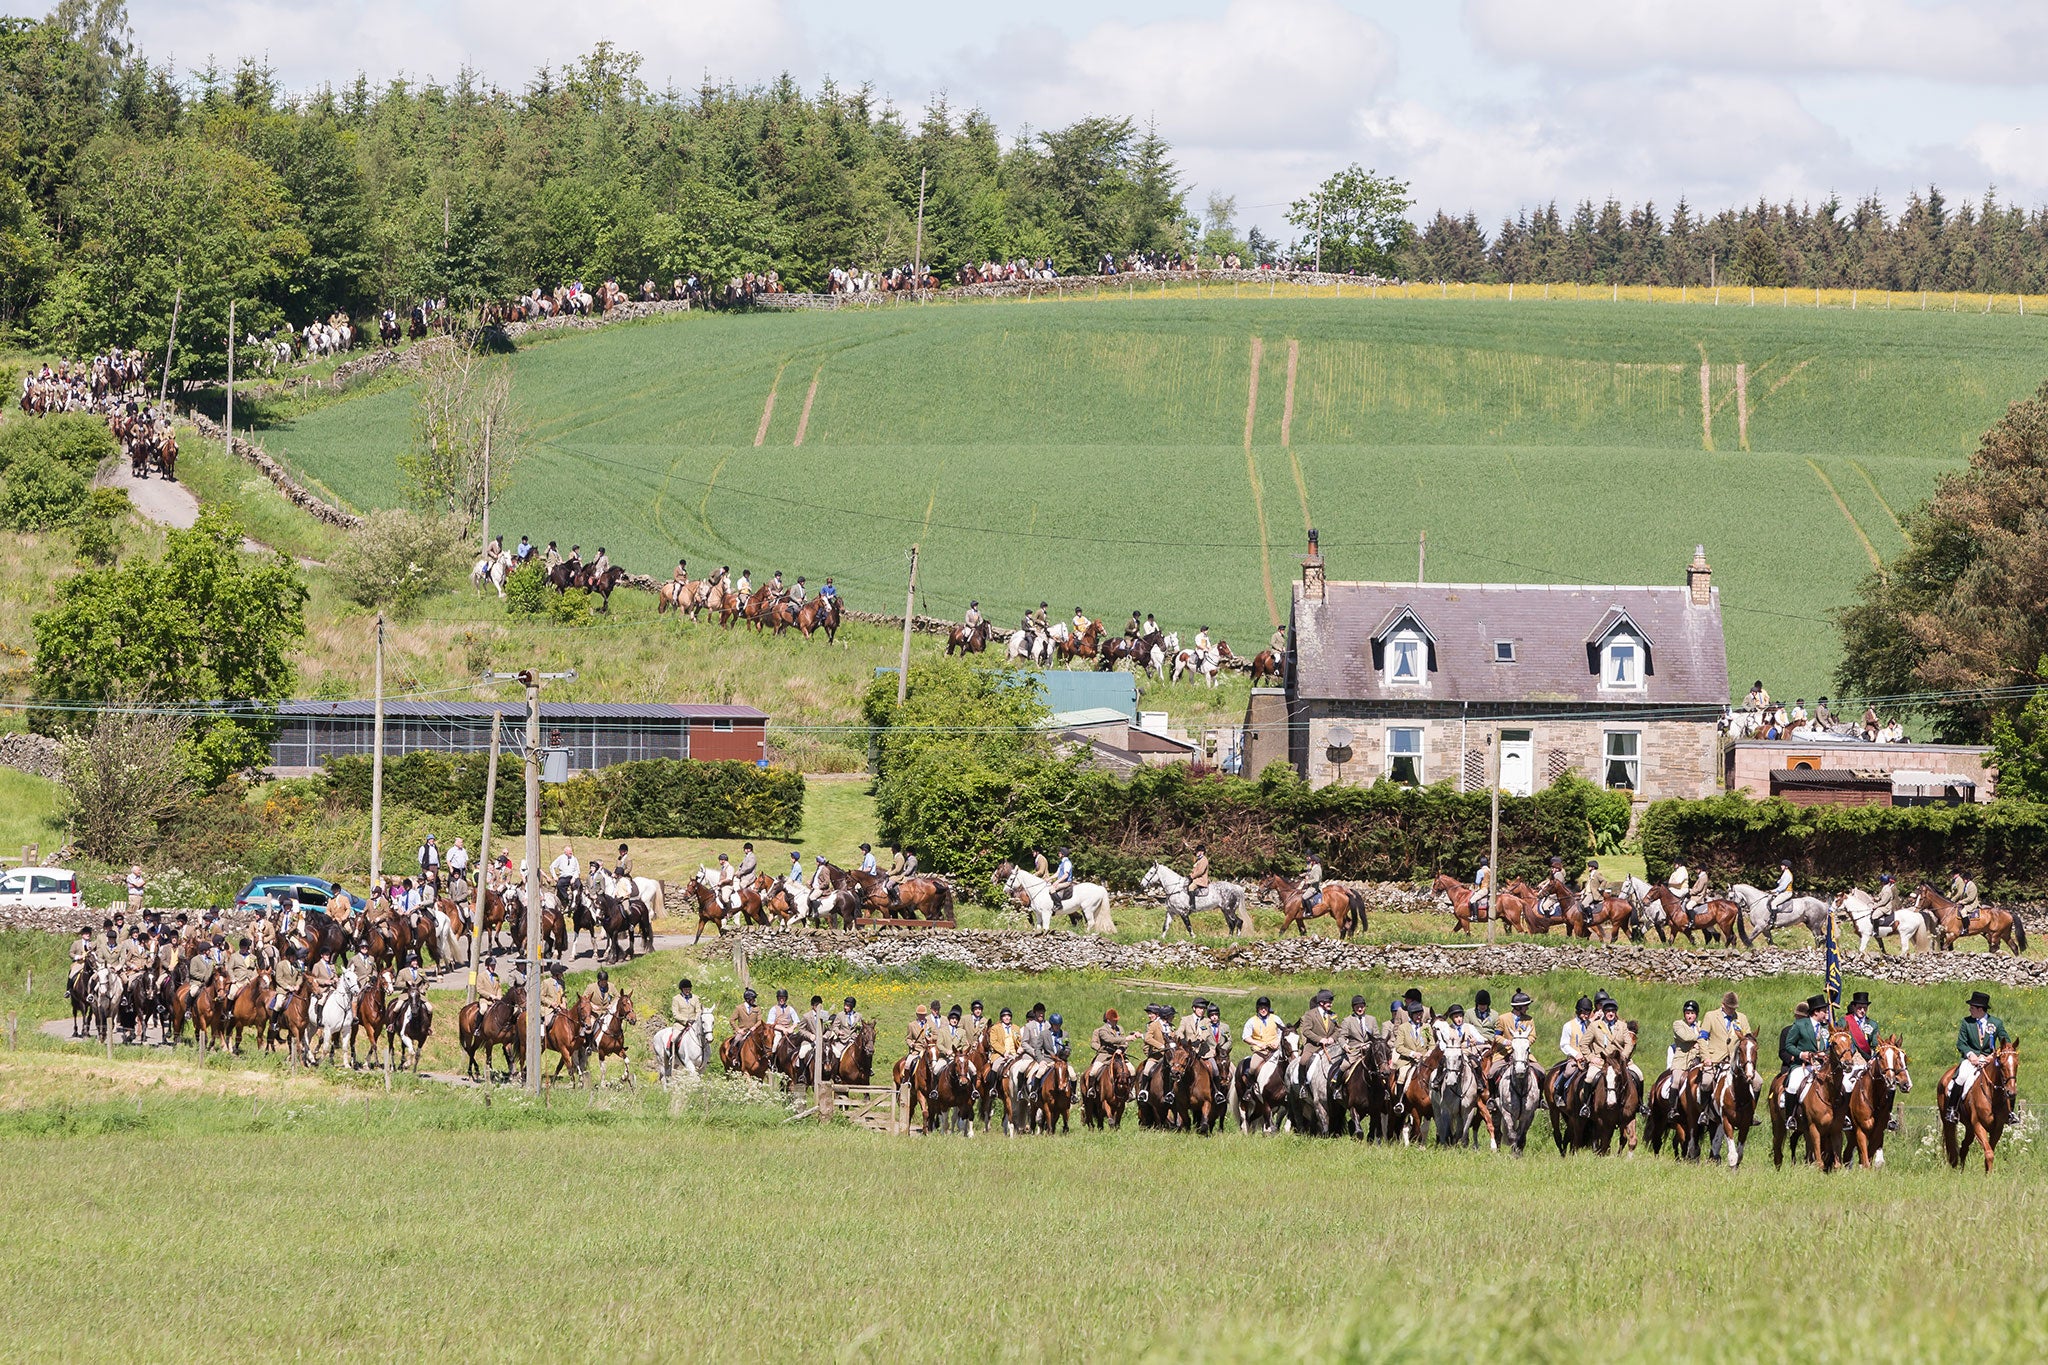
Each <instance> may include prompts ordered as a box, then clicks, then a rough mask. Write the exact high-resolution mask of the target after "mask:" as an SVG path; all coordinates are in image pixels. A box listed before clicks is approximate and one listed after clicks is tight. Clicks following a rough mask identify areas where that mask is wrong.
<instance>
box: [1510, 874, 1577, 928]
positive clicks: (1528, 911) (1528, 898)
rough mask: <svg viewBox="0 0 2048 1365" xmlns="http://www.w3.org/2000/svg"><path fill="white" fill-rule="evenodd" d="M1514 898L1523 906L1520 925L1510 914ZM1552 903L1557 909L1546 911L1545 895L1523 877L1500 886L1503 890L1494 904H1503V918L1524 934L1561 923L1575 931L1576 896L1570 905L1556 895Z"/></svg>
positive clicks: (1554, 926) (1555, 926)
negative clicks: (1573, 922) (1510, 906)
mask: <svg viewBox="0 0 2048 1365" xmlns="http://www.w3.org/2000/svg"><path fill="white" fill-rule="evenodd" d="M1511 898H1512V899H1513V900H1514V901H1515V902H1516V903H1517V904H1519V905H1520V906H1521V919H1520V923H1519V924H1517V923H1516V922H1515V919H1514V917H1513V916H1511V915H1510V914H1509V905H1508V902H1509V900H1510V899H1511ZM1553 902H1554V903H1555V904H1556V906H1557V908H1556V909H1555V910H1545V909H1544V908H1543V896H1542V894H1541V893H1539V892H1538V891H1537V890H1536V888H1534V887H1532V886H1530V885H1529V883H1527V882H1525V881H1522V880H1521V879H1520V878H1517V879H1515V880H1514V881H1511V882H1509V883H1508V884H1507V885H1506V886H1505V887H1503V888H1501V893H1500V894H1499V895H1498V896H1496V897H1494V903H1495V904H1496V905H1498V906H1499V907H1500V913H1501V921H1502V922H1503V923H1505V924H1510V925H1514V927H1516V928H1518V929H1520V930H1521V931H1522V932H1523V933H1525V934H1548V933H1549V932H1550V931H1551V930H1552V929H1555V928H1558V927H1560V926H1562V927H1563V929H1564V931H1565V932H1566V933H1567V934H1569V933H1570V932H1571V931H1572V917H1573V915H1574V914H1576V913H1577V904H1578V902H1577V898H1576V897H1574V898H1573V900H1572V903H1571V906H1570V907H1569V908H1567V906H1566V904H1565V902H1563V901H1560V900H1555V898H1553Z"/></svg>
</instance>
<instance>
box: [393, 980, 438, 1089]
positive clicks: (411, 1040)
mask: <svg viewBox="0 0 2048 1365" xmlns="http://www.w3.org/2000/svg"><path fill="white" fill-rule="evenodd" d="M386 1027H387V1032H388V1035H389V1036H388V1037H387V1039H386V1041H385V1045H386V1047H387V1048H388V1047H389V1046H390V1044H391V1042H392V1041H393V1040H395V1041H396V1042H397V1043H398V1044H399V1048H400V1052H399V1057H398V1063H397V1065H398V1069H399V1070H400V1071H403V1070H405V1068H406V1064H407V1063H408V1062H410V1063H411V1064H412V1074H413V1075H415V1076H417V1075H419V1074H420V1057H421V1054H423V1053H424V1052H425V1051H426V1047H427V1035H428V1034H430V1033H432V1032H433V1030H434V1016H433V1015H432V1014H431V1013H430V1012H429V1011H428V1010H427V1001H426V992H425V991H423V990H421V989H420V988H419V987H418V986H409V987H407V988H406V992H405V997H404V998H403V999H401V1000H400V1001H399V1002H398V1006H397V1008H396V1009H394V1010H392V1012H391V1017H390V1019H389V1021H388V1023H387V1026H386Z"/></svg>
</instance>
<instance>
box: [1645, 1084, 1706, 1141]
mask: <svg viewBox="0 0 2048 1365" xmlns="http://www.w3.org/2000/svg"><path fill="white" fill-rule="evenodd" d="M1705 1086H1706V1077H1705V1075H1704V1073H1702V1072H1701V1071H1700V1069H1699V1068H1698V1067H1696V1066H1695V1067H1687V1068H1686V1069H1685V1070H1684V1071H1682V1072H1679V1073H1678V1074H1677V1075H1673V1074H1672V1073H1671V1072H1669V1071H1666V1072H1664V1073H1663V1074H1662V1075H1660V1076H1658V1077H1657V1080H1656V1082H1655V1084H1653V1085H1651V1087H1650V1094H1649V1098H1648V1099H1647V1100H1646V1101H1645V1102H1644V1106H1643V1107H1644V1110H1645V1111H1646V1112H1647V1113H1648V1115H1649V1117H1648V1118H1647V1119H1646V1120H1645V1122H1644V1124H1643V1138H1644V1140H1645V1141H1646V1142H1648V1143H1649V1144H1650V1150H1651V1151H1652V1152H1655V1153H1661V1152H1662V1151H1663V1150H1664V1138H1665V1136H1666V1135H1667V1134H1668V1135H1669V1136H1670V1138H1671V1154H1672V1155H1673V1156H1675V1157H1677V1158H1679V1159H1680V1160H1682V1161H1697V1160H1699V1157H1700V1135H1701V1134H1702V1133H1704V1132H1705V1131H1706V1094H1705Z"/></svg>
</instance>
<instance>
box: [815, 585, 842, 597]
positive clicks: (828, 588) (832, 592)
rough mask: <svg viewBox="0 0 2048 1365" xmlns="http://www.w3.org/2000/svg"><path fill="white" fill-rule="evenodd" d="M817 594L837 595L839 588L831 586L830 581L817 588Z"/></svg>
mask: <svg viewBox="0 0 2048 1365" xmlns="http://www.w3.org/2000/svg"><path fill="white" fill-rule="evenodd" d="M818 596H820V597H837V596H839V589H837V588H835V587H833V586H832V585H831V584H830V583H827V584H826V585H825V586H824V587H822V588H820V589H818Z"/></svg>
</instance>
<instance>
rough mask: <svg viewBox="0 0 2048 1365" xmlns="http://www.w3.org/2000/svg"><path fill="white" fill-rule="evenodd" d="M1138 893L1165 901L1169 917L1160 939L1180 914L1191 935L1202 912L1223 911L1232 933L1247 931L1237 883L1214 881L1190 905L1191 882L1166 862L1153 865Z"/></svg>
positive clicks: (1242, 890) (1164, 921) (1161, 928)
mask: <svg viewBox="0 0 2048 1365" xmlns="http://www.w3.org/2000/svg"><path fill="white" fill-rule="evenodd" d="M1138 890H1139V891H1140V892H1142V893H1144V894H1145V895H1148V896H1158V897H1160V898H1161V899H1163V900H1164V901H1165V902H1166V918H1165V919H1164V920H1163V921H1161V923H1160V925H1159V937H1160V938H1162V939H1164V938H1165V937H1166V935H1167V931H1168V930H1170V929H1172V928H1173V917H1174V916H1175V915H1179V916H1180V918H1181V926H1182V927H1183V928H1185V929H1186V930H1187V931H1188V932H1189V933H1190V934H1192V933H1194V931H1195V927H1194V924H1193V922H1192V917H1193V915H1194V914H1195V912H1197V911H1201V910H1221V911H1222V912H1223V922H1224V924H1225V925H1226V926H1228V928H1229V929H1230V932H1231V933H1233V934H1241V933H1244V932H1246V923H1245V915H1244V900H1245V897H1244V888H1243V887H1242V886H1239V885H1238V884H1237V883H1236V882H1211V883H1210V884H1209V885H1207V886H1205V887H1203V888H1202V890H1201V891H1200V893H1198V894H1197V895H1196V896H1195V898H1194V903H1193V904H1192V905H1191V904H1189V902H1188V879H1187V878H1186V877H1183V876H1182V875H1181V874H1180V873H1178V872H1176V871H1174V870H1173V869H1172V868H1170V867H1168V866H1167V865H1166V864H1165V863H1154V864H1152V866H1151V867H1150V868H1148V869H1146V872H1145V878H1144V880H1143V881H1141V882H1139V883H1138Z"/></svg>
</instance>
